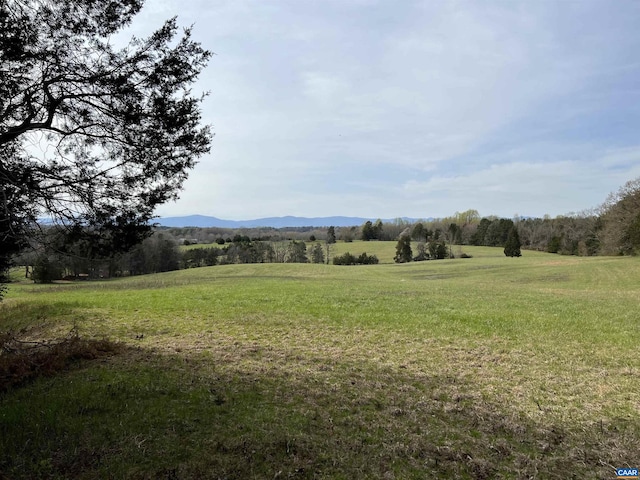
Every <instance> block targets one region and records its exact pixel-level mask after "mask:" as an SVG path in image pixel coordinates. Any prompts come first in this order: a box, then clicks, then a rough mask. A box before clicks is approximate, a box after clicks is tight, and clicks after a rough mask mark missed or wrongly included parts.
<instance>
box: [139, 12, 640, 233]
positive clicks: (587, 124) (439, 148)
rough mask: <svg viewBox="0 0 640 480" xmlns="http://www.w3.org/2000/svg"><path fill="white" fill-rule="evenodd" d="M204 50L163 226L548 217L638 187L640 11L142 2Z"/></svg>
mask: <svg viewBox="0 0 640 480" xmlns="http://www.w3.org/2000/svg"><path fill="white" fill-rule="evenodd" d="M173 15H177V16H178V21H179V23H180V24H181V25H184V26H188V25H191V24H193V25H194V30H193V35H194V37H195V39H196V40H198V41H200V42H201V43H202V44H203V45H204V46H205V47H206V48H207V49H209V50H211V51H213V52H214V53H215V56H214V57H213V58H212V59H211V62H210V63H209V66H208V67H207V69H206V71H205V72H203V74H202V76H201V78H200V81H199V83H198V85H197V89H200V90H207V91H210V92H211V93H210V96H209V97H207V99H206V100H205V103H204V104H203V108H204V114H205V115H204V116H205V120H206V121H207V122H208V123H211V124H212V126H213V129H214V131H215V134H216V136H215V138H214V142H213V147H212V150H211V154H210V155H208V156H207V157H204V158H202V159H201V161H200V163H199V164H198V165H197V166H196V168H195V170H194V171H193V172H192V173H191V176H190V179H189V180H188V181H187V183H186V184H185V189H184V191H183V192H182V194H181V198H180V200H178V201H177V202H175V203H170V204H167V205H165V206H162V207H161V208H159V209H158V210H157V213H158V214H159V215H161V216H178V215H188V214H203V215H212V216H216V217H220V218H227V219H235V220H243V219H251V218H259V217H268V216H284V215H296V216H307V217H318V216H330V215H348V216H363V217H380V218H393V217H399V216H408V217H418V218H426V217H443V216H447V215H450V214H453V213H454V212H456V211H464V210H468V209H476V210H478V211H479V212H480V214H481V215H499V216H504V217H512V216H513V215H515V214H518V215H529V216H542V215H545V214H549V215H551V216H556V215H562V214H567V213H570V212H578V211H582V210H585V209H589V208H593V207H597V206H598V205H599V204H601V203H602V202H603V201H604V200H605V198H606V197H607V195H608V194H609V193H610V192H612V191H615V190H617V189H618V188H619V187H620V186H621V185H623V184H624V183H625V182H626V181H628V180H631V179H633V178H636V177H638V176H640V128H639V127H640V28H638V24H640V2H636V1H630V0H629V1H627V0H620V1H616V2H611V1H610V0H603V1H599V0H597V1H596V0H579V1H568V0H557V1H551V0H543V1H516V0H503V1H488V0H487V1H471V0H469V1H444V0H438V1H436V0H429V1H408V0H407V1H391V0H388V1H375V0H322V1H311V0H308V1H307V0H279V1H270V0H252V1H244V0H188V1H187V0H182V1H177V0H147V4H146V5H145V7H144V9H143V11H142V12H141V14H140V15H139V16H138V18H137V19H136V21H135V22H134V24H133V25H132V26H131V29H130V32H132V33H135V34H136V35H145V34H148V33H149V32H150V31H151V30H152V29H153V28H155V27H158V26H159V25H160V24H161V23H162V21H163V20H164V19H166V18H169V17H171V16H173Z"/></svg>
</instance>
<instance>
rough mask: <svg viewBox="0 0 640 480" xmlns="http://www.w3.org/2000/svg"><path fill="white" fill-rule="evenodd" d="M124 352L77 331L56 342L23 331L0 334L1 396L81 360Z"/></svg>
mask: <svg viewBox="0 0 640 480" xmlns="http://www.w3.org/2000/svg"><path fill="white" fill-rule="evenodd" d="M121 348H122V346H121V345H119V344H117V343H115V342H112V341H110V340H106V339H101V340H97V339H86V338H82V337H80V335H79V334H78V332H77V330H76V329H72V330H71V331H70V332H69V333H68V334H67V335H66V336H65V337H63V338H57V339H35V338H33V337H32V336H31V335H29V334H28V332H24V331H23V332H21V333H20V334H18V335H16V334H14V333H12V332H4V333H0V392H4V391H6V390H8V389H9V388H12V387H15V386H19V385H22V384H24V383H25V382H27V381H29V380H32V379H34V378H37V377H40V376H50V375H54V374H55V373H56V372H59V371H61V370H65V369H66V368H68V367H69V365H71V364H72V363H74V362H76V361H78V360H91V359H95V358H99V357H104V356H108V355H113V354H114V353H116V352H118V351H119V350H121Z"/></svg>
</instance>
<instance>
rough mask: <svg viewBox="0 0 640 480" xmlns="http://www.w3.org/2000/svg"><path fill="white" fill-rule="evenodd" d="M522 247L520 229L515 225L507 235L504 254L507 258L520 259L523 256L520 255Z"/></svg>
mask: <svg viewBox="0 0 640 480" xmlns="http://www.w3.org/2000/svg"><path fill="white" fill-rule="evenodd" d="M520 247H521V243H520V236H519V235H518V228H517V227H516V226H515V225H514V226H513V227H511V230H509V234H508V235H507V241H506V243H505V244H504V254H505V255H506V256H507V257H520V256H521V255H522V254H521V253H520Z"/></svg>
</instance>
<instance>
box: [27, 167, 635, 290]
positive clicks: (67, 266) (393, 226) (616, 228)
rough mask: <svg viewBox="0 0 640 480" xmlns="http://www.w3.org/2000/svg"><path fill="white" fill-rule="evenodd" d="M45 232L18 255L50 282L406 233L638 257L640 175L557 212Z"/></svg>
mask: <svg viewBox="0 0 640 480" xmlns="http://www.w3.org/2000/svg"><path fill="white" fill-rule="evenodd" d="M45 230H46V228H45ZM45 239H46V240H45V241H40V242H38V243H37V244H34V245H32V248H31V249H29V250H28V253H23V254H22V255H20V256H18V257H16V258H15V263H16V264H18V265H22V266H23V268H24V271H25V275H26V276H28V277H30V278H32V279H33V280H34V281H36V282H43V283H44V282H50V281H53V280H59V279H88V278H100V277H103V278H104V277H114V276H128V275H141V274H147V273H156V272H166V271H170V270H177V269H184V268H194V267H201V266H212V265H220V264H230V263H284V262H293V263H306V262H313V263H329V261H332V262H333V263H334V264H336V265H353V264H371V263H377V262H378V259H377V258H375V257H371V258H369V257H367V256H366V254H365V255H364V257H363V256H360V257H357V256H341V257H337V256H336V257H331V255H330V249H329V248H328V247H329V245H331V244H332V243H335V242H336V241H342V242H353V241H354V240H361V241H397V242H398V243H397V247H396V249H397V254H396V259H395V260H396V262H409V261H421V260H435V259H444V258H453V257H455V256H456V255H459V254H460V253H459V251H460V249H456V248H455V247H456V246H463V245H476V246H494V247H505V255H509V256H520V255H521V249H523V250H538V251H545V252H549V253H556V254H560V255H582V256H588V255H635V254H638V253H640V179H636V180H633V181H630V182H628V183H627V184H625V185H624V186H623V187H622V188H621V189H620V190H619V191H618V192H616V193H613V194H611V195H610V196H609V198H607V200H606V201H605V203H604V204H603V205H602V206H601V207H600V208H599V209H597V210H593V211H590V212H583V213H580V214H571V215H565V216H558V217H555V218H550V217H548V216H547V217H544V218H528V217H516V218H511V219H507V218H499V217H480V215H479V214H478V212H477V211H476V210H468V211H465V212H462V213H458V212H457V213H455V214H454V215H452V216H451V217H447V218H442V219H437V220H430V221H422V222H415V223H409V222H407V221H405V220H402V219H397V220H395V221H393V222H388V223H383V222H382V221H381V220H378V221H376V222H370V221H368V222H366V223H365V224H364V225H360V226H352V227H340V228H337V227H331V226H329V227H325V228H318V227H306V228H305V227H302V228H301V227H298V228H281V229H275V228H253V229H236V230H234V229H224V228H192V227H189V228H162V227H160V228H156V229H155V231H154V233H153V234H152V235H151V236H150V237H149V238H147V239H145V240H144V241H143V242H142V243H140V244H138V245H136V246H135V247H133V248H132V249H130V250H129V251H127V252H124V253H117V254H112V255H109V256H105V255H103V254H102V253H101V250H100V249H98V248H96V246H95V245H93V244H92V243H90V242H86V241H78V242H76V243H69V242H68V236H67V235H64V232H61V231H60V229H59V227H49V229H48V231H47V235H46V236H45ZM182 246H189V247H188V248H184V247H182ZM456 252H458V253H456Z"/></svg>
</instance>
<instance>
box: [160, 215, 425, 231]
mask: <svg viewBox="0 0 640 480" xmlns="http://www.w3.org/2000/svg"><path fill="white" fill-rule="evenodd" d="M367 220H370V221H372V222H375V221H376V220H377V219H376V218H363V217H312V218H308V217H291V216H287V217H269V218H258V219H255V220H223V219H220V218H216V217H208V216H206V215H188V216H186V217H164V218H158V219H156V220H155V223H157V224H158V225H160V226H162V227H201V228H207V227H219V228H258V227H273V228H285V227H329V226H334V227H352V226H360V225H362V224H363V223H365V222H366V221H367ZM381 220H382V223H389V222H393V221H394V220H395V219H384V218H383V219H381ZM403 220H405V221H408V222H416V221H418V219H415V218H403Z"/></svg>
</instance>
